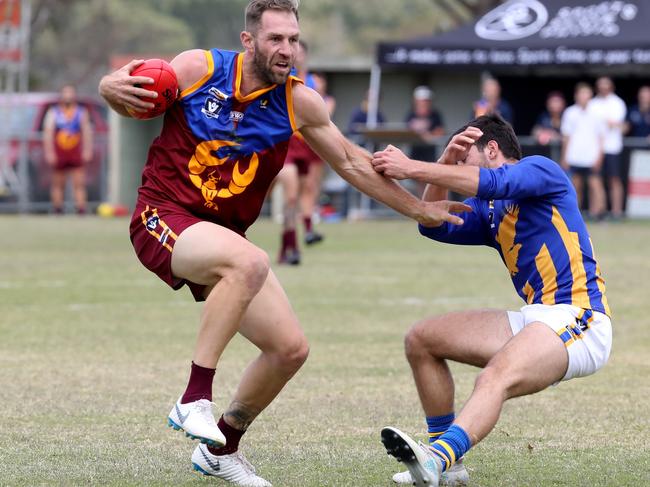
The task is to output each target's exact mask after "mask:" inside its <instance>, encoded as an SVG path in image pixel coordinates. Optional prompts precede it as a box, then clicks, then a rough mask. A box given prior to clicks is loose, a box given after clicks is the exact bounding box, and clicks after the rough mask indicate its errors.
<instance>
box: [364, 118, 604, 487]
mask: <svg viewBox="0 0 650 487" xmlns="http://www.w3.org/2000/svg"><path fill="white" fill-rule="evenodd" d="M372 163H373V166H374V167H375V170H377V171H378V172H380V173H382V174H384V175H385V176H388V177H391V178H395V179H405V178H412V179H416V180H419V181H422V182H425V183H428V186H427V188H426V190H425V193H424V197H423V199H425V200H428V201H438V200H440V199H442V198H444V197H446V195H447V191H448V190H452V191H456V192H459V193H461V194H466V195H471V198H469V199H467V200H466V201H465V203H466V204H467V205H469V206H470V207H471V208H472V211H471V212H467V213H463V214H461V215H460V216H461V217H462V218H463V219H464V224H463V225H461V226H450V225H447V224H445V223H442V224H440V225H436V226H423V225H420V227H419V230H420V233H421V234H422V235H424V236H425V237H428V238H430V239H432V240H436V241H439V242H445V243H451V244H458V245H487V246H489V247H492V248H494V249H495V250H496V251H497V252H499V255H500V256H501V259H502V260H503V263H504V264H505V266H506V268H507V270H508V273H509V274H510V278H511V279H512V283H513V285H514V287H515V291H516V292H517V294H519V296H521V298H522V299H523V300H524V301H525V302H526V305H525V306H524V307H523V308H521V310H520V311H505V310H472V311H460V312H457V313H451V314H448V315H444V316H438V317H433V318H427V319H425V320H423V321H421V322H419V323H418V324H416V325H415V326H413V327H412V328H411V330H410V331H409V332H408V334H407V337H406V354H407V357H408V360H409V363H410V365H411V369H412V371H413V377H414V379H415V383H416V386H417V389H418V393H419V396H420V401H421V403H422V406H423V409H424V412H425V414H426V420H427V426H428V430H429V445H422V444H420V445H418V444H417V443H415V442H414V441H413V440H412V439H411V438H410V437H409V436H408V435H406V434H405V433H403V432H401V431H399V430H398V429H396V428H392V427H387V428H384V429H383V430H382V441H383V442H384V445H385V446H386V448H387V450H388V451H389V453H391V454H392V455H394V456H396V457H397V458H398V459H401V460H403V461H404V462H405V463H406V465H407V466H408V468H409V472H402V473H400V474H397V475H396V478H395V480H396V481H399V482H404V483H406V482H408V483H412V482H415V483H416V485H438V482H439V481H440V480H441V478H442V479H443V480H444V481H445V482H446V483H447V484H459V483H463V482H466V481H467V471H466V470H465V468H464V467H463V466H462V463H460V464H459V463H457V462H458V460H460V459H461V458H462V457H463V455H464V454H465V453H466V452H467V451H468V450H469V449H470V448H471V447H472V446H473V445H476V444H477V443H478V442H479V441H481V440H482V439H483V438H485V436H486V435H487V434H488V433H489V432H490V431H491V430H492V428H494V426H495V424H496V422H497V419H498V418H499V414H500V412H501V407H502V405H503V403H504V401H505V400H507V399H510V398H513V397H517V396H523V395H527V394H533V393H535V392H538V391H541V390H542V389H545V388H547V387H548V386H550V385H552V384H554V383H556V382H559V381H562V380H568V379H572V378H574V377H584V376H586V375H590V374H593V373H594V372H596V371H597V370H598V369H600V368H601V367H603V366H604V365H605V363H606V362H607V359H608V357H609V353H610V350H611V343H612V328H611V322H610V309H609V305H608V304H607V298H606V297H605V281H604V280H603V277H602V274H601V272H600V267H599V265H598V262H597V261H596V257H595V255H594V248H593V245H592V242H591V238H590V236H589V232H588V231H587V227H586V225H585V223H584V221H583V219H582V216H581V214H580V210H579V207H578V202H577V198H576V193H575V191H574V189H573V186H572V184H571V181H570V180H569V179H568V177H567V176H566V174H565V173H564V171H563V170H562V169H561V168H560V166H559V165H558V164H557V163H555V162H554V161H552V160H550V159H547V158H546V157H542V156H531V157H524V158H522V154H521V148H520V146H519V142H518V140H517V138H516V136H515V134H514V131H513V130H512V127H511V126H510V125H509V124H508V123H507V122H505V121H504V120H503V119H501V118H500V117H499V116H498V115H491V116H482V117H478V118H476V119H475V120H473V121H472V122H470V123H469V124H468V125H467V126H465V127H463V128H462V129H460V130H459V131H458V132H457V133H456V135H455V136H454V137H452V139H451V140H450V142H449V144H448V145H447V147H446V149H445V151H444V153H443V155H442V157H441V158H440V160H439V161H438V164H427V163H424V162H420V161H413V160H411V159H409V158H407V157H406V156H405V155H404V154H403V153H402V152H401V151H400V150H399V149H397V148H395V147H392V146H389V147H387V148H386V149H385V150H384V151H381V152H377V153H375V155H374V159H373V161H372ZM448 359H449V360H454V361H456V362H462V363H466V364H470V365H474V366H477V367H483V371H482V372H481V374H480V375H479V377H478V379H477V381H476V385H475V387H474V391H473V392H472V395H471V396H470V398H469V399H468V401H467V402H466V403H465V406H464V407H463V409H462V410H461V411H460V413H459V414H458V416H456V415H455V414H454V383H453V379H452V377H451V374H450V372H449V368H448V367H447V364H446V362H445V360H448Z"/></svg>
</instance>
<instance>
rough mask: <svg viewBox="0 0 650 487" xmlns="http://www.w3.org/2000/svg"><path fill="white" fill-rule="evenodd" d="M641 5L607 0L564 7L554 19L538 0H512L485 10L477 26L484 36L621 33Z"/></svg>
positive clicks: (558, 36)
mask: <svg viewBox="0 0 650 487" xmlns="http://www.w3.org/2000/svg"><path fill="white" fill-rule="evenodd" d="M637 14H638V7H637V6H636V5H635V4H634V3H631V2H624V1H621V0H615V1H603V2H599V3H594V4H591V5H585V6H579V7H576V6H566V7H561V8H560V9H559V10H558V12H557V14H556V15H555V17H553V18H552V19H550V21H549V14H548V10H547V9H546V7H545V6H544V4H543V3H542V2H540V1H538V0H510V1H509V2H507V3H505V4H503V5H500V6H499V7H497V8H495V9H494V10H491V11H490V12H488V13H487V14H485V15H484V16H483V17H482V18H481V19H480V20H479V21H478V22H476V25H475V26H474V32H476V35H477V36H479V37H481V38H482V39H489V40H493V41H512V40H516V39H523V38H526V37H530V36H533V35H535V34H539V35H540V37H542V38H555V39H567V38H572V37H585V36H603V37H613V36H616V35H618V34H619V32H620V30H621V27H620V25H619V23H620V22H621V21H629V20H634V19H635V18H636V16H637Z"/></svg>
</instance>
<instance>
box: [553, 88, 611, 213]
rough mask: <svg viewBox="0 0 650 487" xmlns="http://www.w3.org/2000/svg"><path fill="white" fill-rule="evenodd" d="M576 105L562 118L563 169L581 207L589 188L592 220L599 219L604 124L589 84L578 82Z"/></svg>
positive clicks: (602, 200)
mask: <svg viewBox="0 0 650 487" xmlns="http://www.w3.org/2000/svg"><path fill="white" fill-rule="evenodd" d="M574 96H575V105H571V106H570V107H569V108H567V109H566V110H565V111H564V114H563V115H562V125H561V131H562V159H561V161H560V163H561V165H562V167H563V168H564V169H565V170H567V171H570V172H571V180H572V181H573V185H574V187H575V189H576V193H577V196H578V204H579V205H580V206H581V207H582V203H583V194H584V189H583V188H584V182H585V180H586V181H587V183H588V187H589V217H591V218H593V219H599V218H601V217H602V216H603V214H604V212H605V189H604V188H603V181H602V178H601V177H600V170H601V167H602V164H603V143H604V137H605V130H606V127H605V124H604V123H603V122H602V120H601V119H600V118H599V117H597V116H595V115H594V113H593V111H592V108H591V102H592V97H593V91H592V89H591V86H589V85H588V84H587V83H578V84H577V85H576V89H575V95H574Z"/></svg>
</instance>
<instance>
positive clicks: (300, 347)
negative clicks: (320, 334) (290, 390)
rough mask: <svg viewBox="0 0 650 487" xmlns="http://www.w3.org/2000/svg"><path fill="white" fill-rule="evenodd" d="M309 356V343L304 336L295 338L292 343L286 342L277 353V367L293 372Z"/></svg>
mask: <svg viewBox="0 0 650 487" xmlns="http://www.w3.org/2000/svg"><path fill="white" fill-rule="evenodd" d="M308 356H309V343H308V342H307V338H306V337H305V336H301V337H300V338H297V339H296V340H294V341H293V342H292V343H289V344H286V345H285V346H284V347H283V348H282V350H280V351H279V353H278V354H277V360H278V362H279V363H278V365H279V367H280V368H281V369H282V370H284V371H286V372H288V373H290V374H294V373H295V372H297V371H298V369H300V367H302V364H304V363H305V361H306V360H307V357H308Z"/></svg>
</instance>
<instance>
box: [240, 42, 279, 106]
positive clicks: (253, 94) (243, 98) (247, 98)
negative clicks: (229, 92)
mask: <svg viewBox="0 0 650 487" xmlns="http://www.w3.org/2000/svg"><path fill="white" fill-rule="evenodd" d="M243 66H244V53H243V52H240V53H239V54H237V57H236V59H235V98H236V99H237V101H239V102H247V101H251V100H254V99H255V98H257V97H258V96H260V95H263V94H264V93H267V92H269V91H271V90H272V89H273V88H275V87H276V86H278V85H277V84H273V85H271V86H267V87H266V88H262V89H261V90H256V91H253V92H251V93H249V94H248V95H246V96H242V94H241V92H240V91H239V89H240V87H241V80H242V72H243Z"/></svg>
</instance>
